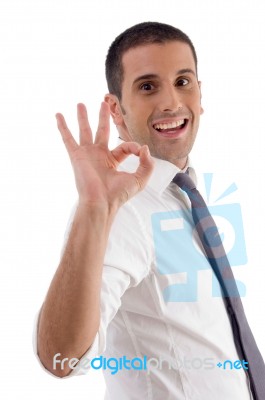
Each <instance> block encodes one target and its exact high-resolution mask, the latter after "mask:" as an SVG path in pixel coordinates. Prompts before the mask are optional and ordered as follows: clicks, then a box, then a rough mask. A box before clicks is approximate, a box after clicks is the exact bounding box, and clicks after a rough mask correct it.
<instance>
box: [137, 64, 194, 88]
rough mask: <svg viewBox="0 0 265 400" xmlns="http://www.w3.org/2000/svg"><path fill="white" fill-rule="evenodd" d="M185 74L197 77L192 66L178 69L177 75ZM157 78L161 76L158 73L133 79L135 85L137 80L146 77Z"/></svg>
mask: <svg viewBox="0 0 265 400" xmlns="http://www.w3.org/2000/svg"><path fill="white" fill-rule="evenodd" d="M183 74H192V75H194V76H195V77H196V74H195V72H194V71H193V69H191V68H183V69H180V70H179V71H177V73H176V75H183ZM157 78H159V76H158V75H156V74H145V75H141V76H138V78H136V79H135V80H134V81H133V85H135V84H136V83H137V82H139V81H142V80H145V79H157Z"/></svg>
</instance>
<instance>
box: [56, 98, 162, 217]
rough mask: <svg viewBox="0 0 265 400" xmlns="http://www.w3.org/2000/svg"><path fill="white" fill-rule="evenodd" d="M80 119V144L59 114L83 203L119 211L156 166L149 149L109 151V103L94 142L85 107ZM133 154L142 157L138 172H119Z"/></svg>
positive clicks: (104, 105)
mask: <svg viewBox="0 0 265 400" xmlns="http://www.w3.org/2000/svg"><path fill="white" fill-rule="evenodd" d="M77 117H78V124H79V134H80V144H78V143H77V142H76V141H75V139H74V138H73V136H72V134H71V132H70V130H69V129H68V127H67V125H66V122H65V119H64V117H63V115H62V114H56V118H57V124H58V129H59V131H60V133H61V136H62V139H63V141H64V144H65V147H66V149H67V151H68V154H69V157H70V160H71V163H72V166H73V170H74V174H75V181H76V187H77V190H78V193H79V201H80V203H82V204H87V205H107V206H108V207H109V208H112V207H114V208H115V209H117V208H119V207H120V206H121V205H122V204H123V203H125V202H126V201H127V200H129V199H130V198H131V197H133V196H134V195H135V194H136V193H138V192H139V191H140V190H142V189H143V188H144V187H145V185H146V183H147V181H148V179H149V177H150V175H151V173H152V170H153V165H154V164H153V160H152V158H151V156H150V153H149V149H148V146H147V145H144V146H140V145H139V144H138V143H135V142H124V143H122V144H121V145H119V146H118V147H116V148H115V149H114V150H112V151H110V150H109V148H108V142H109V131H110V127H109V118H110V111H109V106H108V104H107V103H105V102H103V103H102V104H101V109H100V114H99V124H98V129H97V132H96V137H95V141H94V142H93V137H92V132H91V129H90V126H89V122H88V118H87V111H86V107H85V105H84V104H78V105H77ZM130 154H134V155H136V156H139V166H138V168H137V170H136V171H135V172H134V173H127V172H122V171H117V167H118V165H119V164H120V163H121V162H122V161H123V160H124V159H125V158H126V157H128V156H129V155H130Z"/></svg>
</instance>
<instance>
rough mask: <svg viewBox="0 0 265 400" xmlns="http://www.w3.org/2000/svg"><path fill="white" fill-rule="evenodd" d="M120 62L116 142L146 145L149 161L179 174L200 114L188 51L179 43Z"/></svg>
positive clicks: (130, 54) (138, 51)
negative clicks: (168, 166) (163, 163)
mask: <svg viewBox="0 0 265 400" xmlns="http://www.w3.org/2000/svg"><path fill="white" fill-rule="evenodd" d="M122 61H123V69H124V79H123V83H122V99H121V101H120V102H117V110H118V114H119V115H120V119H119V118H118V119H117V120H116V125H117V127H118V130H119V133H120V136H121V137H122V139H124V140H126V141H136V142H138V143H140V144H141V145H143V144H147V145H148V146H149V149H150V152H151V154H152V156H154V157H157V158H160V159H164V160H167V161H170V162H171V163H173V164H175V165H177V166H178V167H180V168H183V167H184V166H185V164H186V161H187V155H188V154H189V152H190V150H191V148H192V146H193V143H194V141H195V138H196V134H197V131H198V127H199V119H200V114H201V113H202V112H203V110H202V108H201V92H200V83H199V82H198V81H197V77H196V69H195V61H194V58H193V55H192V51H191V49H190V47H189V46H188V45H187V44H186V43H182V42H179V41H172V42H166V43H164V44H150V45H143V46H139V47H136V48H133V49H130V50H128V51H127V52H126V53H125V54H124V56H123V59H122ZM114 121H115V118H114ZM117 121H118V122H117Z"/></svg>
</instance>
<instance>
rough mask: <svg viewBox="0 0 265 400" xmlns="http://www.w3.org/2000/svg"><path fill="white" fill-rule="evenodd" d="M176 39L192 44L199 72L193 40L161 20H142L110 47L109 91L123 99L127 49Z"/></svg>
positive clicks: (108, 55)
mask: <svg viewBox="0 0 265 400" xmlns="http://www.w3.org/2000/svg"><path fill="white" fill-rule="evenodd" d="M174 40H178V41H179V42H183V43H187V44H188V45H189V46H190V48H191V51H192V54H193V57H194V61H195V67H196V73H197V62H198V61H197V55H196V51H195V48H194V46H193V44H192V41H191V40H190V38H189V37H188V36H187V35H186V34H185V33H184V32H182V31H181V30H180V29H177V28H175V27H173V26H171V25H167V24H162V23H160V22H142V23H140V24H137V25H134V26H132V27H131V28H128V29H126V31H124V32H123V33H121V34H120V35H119V36H117V37H116V39H115V40H114V42H113V43H112V44H111V46H110V48H109V51H108V54H107V58H106V63H105V67H106V70H105V72H106V80H107V84H108V89H109V93H112V94H115V95H116V96H117V97H118V98H119V99H120V100H121V87H122V81H123V72H124V71H123V66H122V57H123V54H124V53H125V52H126V51H127V50H129V49H131V48H134V47H137V46H141V45H144V44H152V43H165V42H168V41H174Z"/></svg>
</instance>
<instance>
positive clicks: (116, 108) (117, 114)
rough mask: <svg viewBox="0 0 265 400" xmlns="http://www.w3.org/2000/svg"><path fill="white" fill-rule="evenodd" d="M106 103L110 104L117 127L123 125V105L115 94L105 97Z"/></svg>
mask: <svg viewBox="0 0 265 400" xmlns="http://www.w3.org/2000/svg"><path fill="white" fill-rule="evenodd" d="M104 100H105V102H106V103H108V105H109V108H110V114H111V116H112V119H113V122H114V124H115V125H116V126H119V125H122V124H123V115H122V110H121V105H120V102H119V99H118V97H117V96H115V95H114V94H110V93H108V94H106V95H105V97H104Z"/></svg>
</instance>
